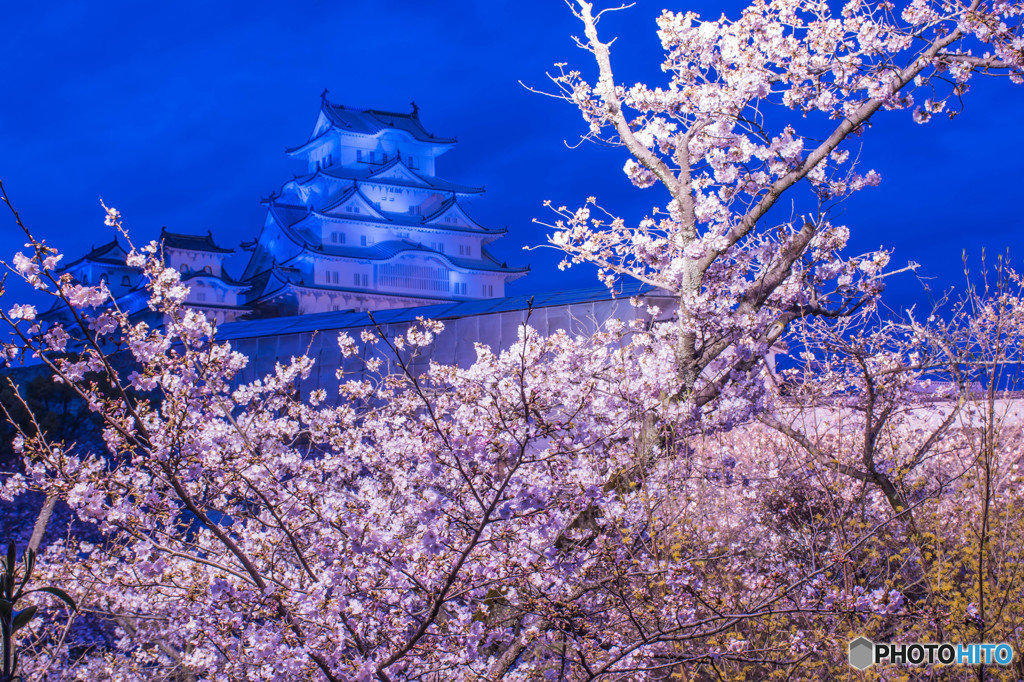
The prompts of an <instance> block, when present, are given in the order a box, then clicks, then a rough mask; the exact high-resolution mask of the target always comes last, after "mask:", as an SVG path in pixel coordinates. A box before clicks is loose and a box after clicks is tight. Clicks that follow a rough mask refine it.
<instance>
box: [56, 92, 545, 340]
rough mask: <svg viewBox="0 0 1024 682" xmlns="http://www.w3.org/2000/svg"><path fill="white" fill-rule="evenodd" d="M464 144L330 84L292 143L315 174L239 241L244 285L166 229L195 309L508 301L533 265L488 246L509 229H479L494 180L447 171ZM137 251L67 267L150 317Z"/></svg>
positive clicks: (109, 248) (205, 241) (117, 245)
mask: <svg viewBox="0 0 1024 682" xmlns="http://www.w3.org/2000/svg"><path fill="white" fill-rule="evenodd" d="M455 144H456V140H455V138H442V137H437V136H435V135H434V134H432V133H430V132H428V131H427V130H426V128H424V127H423V124H422V123H421V122H420V119H419V111H418V108H417V107H416V105H415V103H414V104H413V107H412V112H411V113H405V114H403V113H395V112H388V111H377V110H372V109H366V110H362V109H352V108H347V107H344V106H341V105H337V104H333V103H331V102H330V101H328V99H327V91H324V93H323V95H321V98H320V111H319V113H318V116H317V119H316V124H315V125H314V126H313V131H312V133H311V134H310V136H309V139H308V140H307V141H306V142H305V143H303V144H301V145H299V146H297V147H294V148H291V149H288V150H287V153H288V154H289V156H291V157H292V158H295V159H299V160H302V161H305V162H306V164H307V173H306V174H305V175H301V176H297V177H295V178H294V179H292V180H290V181H288V182H286V183H285V184H284V186H283V187H282V188H281V189H280V191H278V192H275V193H273V194H272V195H270V196H269V197H267V198H266V199H264V200H263V203H264V204H265V205H266V207H267V215H266V219H265V221H264V223H263V227H262V229H261V230H260V233H259V235H258V237H257V238H256V239H254V240H252V241H249V242H243V243H242V245H241V248H242V249H243V250H244V251H245V252H248V254H249V258H248V263H247V265H246V266H245V268H244V271H243V272H242V273H241V275H240V276H239V277H238V278H237V279H236V278H234V277H232V276H231V275H230V274H229V273H228V271H227V269H226V268H225V262H224V261H225V259H226V258H227V257H229V256H230V255H231V254H233V253H235V250H234V249H229V248H224V247H222V246H219V245H218V244H216V243H215V242H214V239H213V235H212V234H210V233H207V234H206V235H205V236H203V235H190V234H179V233H174V232H169V231H167V230H166V228H165V229H164V230H162V231H161V234H160V245H161V247H162V251H163V254H164V258H165V261H166V262H167V264H168V265H169V266H170V267H173V268H174V269H176V270H179V272H180V273H181V278H182V281H183V282H184V283H186V284H188V286H189V288H190V292H189V296H188V298H187V299H186V304H187V305H189V306H190V307H192V308H195V309H197V310H202V311H203V312H204V313H205V314H206V315H207V316H208V317H210V318H211V319H212V320H214V321H215V322H217V323H229V322H234V321H237V320H243V319H260V318H270V317H288V316H295V315H309V314H316V313H323V312H330V311H354V312H364V311H376V310H387V309H393V308H410V307H418V306H425V305H431V304H439V303H445V302H457V301H472V300H480V299H497V298H503V297H504V296H505V286H506V284H507V283H508V282H510V281H512V280H514V279H516V278H518V277H522V276H523V275H525V274H526V273H527V271H528V268H514V267H509V266H508V265H507V264H505V263H500V262H498V261H497V260H496V259H495V258H494V257H493V256H491V254H490V253H488V251H487V245H488V244H489V243H491V242H493V241H494V240H495V239H498V238H499V237H501V236H503V235H504V234H505V230H504V229H492V228H488V227H485V226H483V225H480V224H479V223H477V222H476V221H475V220H474V219H473V218H472V217H471V216H470V215H469V213H468V212H467V211H466V209H465V207H464V206H463V205H462V200H463V199H464V198H466V197H470V196H476V195H479V194H481V193H482V192H483V191H484V190H483V188H482V187H470V186H466V185H461V184H458V183H455V182H451V181H449V180H445V179H443V178H440V177H438V175H437V174H436V165H437V157H438V156H440V155H441V154H444V153H445V152H447V151H450V150H451V149H452V148H453V147H454V146H455ZM126 255H127V252H126V249H125V247H124V246H123V245H122V243H121V242H120V241H119V240H118V239H116V238H115V239H114V240H113V241H111V242H110V243H107V244H104V245H102V246H100V247H98V248H94V249H92V251H90V252H89V253H88V254H86V255H85V256H83V257H82V258H79V259H78V260H76V261H74V262H72V263H69V264H68V265H67V266H65V267H64V269H63V270H64V271H65V272H68V273H70V274H71V276H72V277H73V278H74V279H75V280H76V281H78V282H80V283H82V284H97V283H99V282H100V281H104V282H106V285H107V287H108V289H109V290H110V291H111V294H112V296H113V298H114V300H115V303H116V304H117V305H118V307H119V308H120V309H121V310H123V311H125V312H128V313H129V314H131V315H133V316H136V317H142V316H145V315H148V314H149V311H148V307H147V300H148V296H147V293H146V290H145V287H144V284H145V283H144V282H143V281H142V276H141V273H140V272H139V271H137V270H133V269H131V268H129V267H127V266H126V264H125V257H126ZM45 317H47V318H49V319H53V320H59V319H61V317H62V315H61V312H60V311H59V310H58V309H56V308H55V309H54V310H52V311H50V312H49V313H47V314H46V315H45Z"/></svg>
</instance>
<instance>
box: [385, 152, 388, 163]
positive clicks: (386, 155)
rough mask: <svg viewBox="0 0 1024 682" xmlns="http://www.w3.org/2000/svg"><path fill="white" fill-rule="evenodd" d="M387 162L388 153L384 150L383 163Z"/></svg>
mask: <svg viewBox="0 0 1024 682" xmlns="http://www.w3.org/2000/svg"><path fill="white" fill-rule="evenodd" d="M387 162H388V153H387V152H384V163H387Z"/></svg>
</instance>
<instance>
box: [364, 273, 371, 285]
mask: <svg viewBox="0 0 1024 682" xmlns="http://www.w3.org/2000/svg"><path fill="white" fill-rule="evenodd" d="M369 282H370V278H369V276H368V275H363V286H364V287H365V286H369Z"/></svg>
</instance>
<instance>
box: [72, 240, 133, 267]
mask: <svg viewBox="0 0 1024 682" xmlns="http://www.w3.org/2000/svg"><path fill="white" fill-rule="evenodd" d="M127 257H128V250H127V249H126V248H124V247H123V246H121V241H120V240H119V239H118V238H117V237H116V236H115V237H114V238H113V239H112V240H111V241H109V242H107V243H106V244H103V245H101V246H94V247H93V248H92V250H91V251H89V253H87V254H85V255H84V256H82V257H81V258H77V259H75V260H73V261H71V262H70V263H68V264H67V265H65V266H64V267H62V268H61V269H60V271H61V272H63V271H65V270H68V269H70V268H73V267H74V266H76V265H78V264H79V263H86V262H89V263H103V264H104V265H120V266H121V267H126V265H125V259H126V258H127Z"/></svg>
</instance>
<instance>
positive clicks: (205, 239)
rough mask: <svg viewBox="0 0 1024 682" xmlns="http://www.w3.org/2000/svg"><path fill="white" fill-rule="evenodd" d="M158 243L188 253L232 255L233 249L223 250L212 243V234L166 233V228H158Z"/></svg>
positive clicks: (209, 232)
mask: <svg viewBox="0 0 1024 682" xmlns="http://www.w3.org/2000/svg"><path fill="white" fill-rule="evenodd" d="M160 242H161V243H162V244H163V245H164V246H169V247H170V248H172V249H184V250H188V251H207V252H209V253H234V252H235V250H234V249H225V248H223V247H221V246H217V245H216V244H214V243H213V232H211V231H207V233H206V236H202V235H197V234H182V233H180V232H168V231H167V228H166V227H161V228H160Z"/></svg>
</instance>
